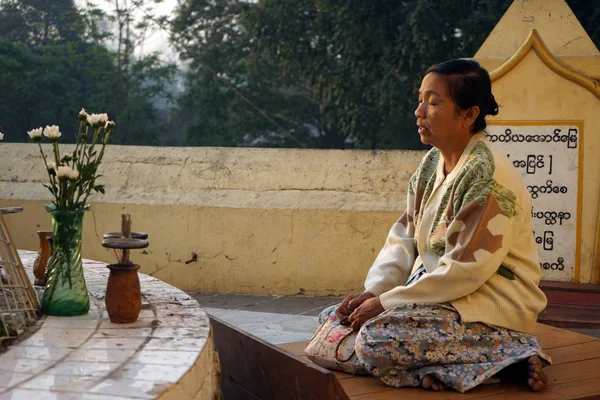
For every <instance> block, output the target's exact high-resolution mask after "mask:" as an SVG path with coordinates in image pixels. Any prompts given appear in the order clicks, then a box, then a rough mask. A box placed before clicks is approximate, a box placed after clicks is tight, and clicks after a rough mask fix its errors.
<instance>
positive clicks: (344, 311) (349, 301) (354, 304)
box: [335, 292, 375, 321]
mask: <svg viewBox="0 0 600 400" xmlns="http://www.w3.org/2000/svg"><path fill="white" fill-rule="evenodd" d="M372 297H375V295H374V294H373V293H369V292H364V293H362V294H351V295H349V296H346V298H345V299H344V301H342V304H340V306H339V307H338V308H337V310H335V315H336V317H338V319H339V320H340V321H342V320H343V319H344V318H348V316H349V315H350V314H352V311H354V310H356V308H358V306H360V305H361V304H362V303H363V302H364V301H365V300H367V299H370V298H372Z"/></svg>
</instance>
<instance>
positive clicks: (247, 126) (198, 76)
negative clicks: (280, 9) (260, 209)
mask: <svg viewBox="0 0 600 400" xmlns="http://www.w3.org/2000/svg"><path fill="white" fill-rule="evenodd" d="M255 6H256V5H254V4H252V3H247V2H245V1H239V0H227V1H218V2H216V1H207V0H187V1H184V2H182V3H181V4H180V6H179V8H178V9H177V12H176V17H175V18H174V20H173V21H172V28H171V32H172V40H173V43H174V45H175V46H176V48H177V49H178V50H179V52H180V57H181V58H182V59H184V60H186V61H187V62H188V63H187V73H186V77H185V84H186V85H185V88H186V89H185V92H184V94H183V96H182V98H181V99H180V102H179V105H180V114H179V116H180V118H179V119H180V120H183V121H185V122H183V123H182V125H181V127H182V129H184V130H185V131H186V132H187V138H188V140H189V143H190V144H194V145H199V144H200V145H219V146H235V145H242V146H248V145H249V146H259V145H260V146H269V147H280V146H283V147H343V140H344V138H342V141H341V143H335V140H336V139H338V138H337V137H335V136H334V135H331V132H330V131H327V130H325V129H324V127H323V126H322V118H321V117H322V116H321V115H320V113H319V109H318V107H317V105H316V103H315V102H314V100H313V98H312V96H311V91H310V90H309V89H308V88H307V87H306V85H304V82H303V81H301V80H299V79H298V78H297V77H295V76H292V75H289V74H288V75H286V74H284V73H283V72H282V70H281V68H280V66H279V64H278V63H277V62H274V61H273V60H271V59H269V58H266V57H263V55H262V54H260V53H258V52H256V51H255V49H254V47H253V45H252V42H253V40H254V38H253V37H252V36H250V35H249V31H248V29H247V27H246V25H245V22H244V18H245V15H246V12H247V10H248V9H249V8H252V7H255Z"/></svg>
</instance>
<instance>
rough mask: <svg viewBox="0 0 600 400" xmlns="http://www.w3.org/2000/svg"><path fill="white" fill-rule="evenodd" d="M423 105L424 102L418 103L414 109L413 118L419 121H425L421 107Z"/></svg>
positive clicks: (423, 110)
mask: <svg viewBox="0 0 600 400" xmlns="http://www.w3.org/2000/svg"><path fill="white" fill-rule="evenodd" d="M423 104H425V102H421V103H419V105H418V106H417V108H416V109H415V116H416V117H417V118H419V119H425V109H424V107H423Z"/></svg>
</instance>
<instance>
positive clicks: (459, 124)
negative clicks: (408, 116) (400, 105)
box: [415, 72, 471, 150]
mask: <svg viewBox="0 0 600 400" xmlns="http://www.w3.org/2000/svg"><path fill="white" fill-rule="evenodd" d="M415 116H416V117H417V125H418V126H419V136H420V137H421V142H423V144H429V145H432V146H435V147H437V148H438V149H440V150H444V149H445V148H452V147H454V146H453V144H455V143H456V142H457V141H462V140H465V139H466V140H467V141H468V139H469V138H470V136H471V132H470V124H469V125H467V126H465V124H466V122H467V121H466V119H465V117H464V116H463V115H461V114H460V113H459V112H458V109H457V107H456V105H455V104H454V101H452V98H451V97H450V92H449V90H448V84H447V83H446V80H445V79H444V77H443V76H442V75H440V74H437V73H435V72H430V73H429V74H427V75H425V77H424V78H423V81H422V82H421V88H420V89H419V106H418V107H417V109H416V110H415ZM465 135H466V136H465Z"/></svg>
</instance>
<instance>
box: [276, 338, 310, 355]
mask: <svg viewBox="0 0 600 400" xmlns="http://www.w3.org/2000/svg"><path fill="white" fill-rule="evenodd" d="M307 344H308V340H301V341H299V342H290V343H282V344H280V345H278V347H279V348H282V349H284V350H287V351H289V352H290V353H292V354H295V355H297V356H303V355H304V349H305V348H306V345H307Z"/></svg>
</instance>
